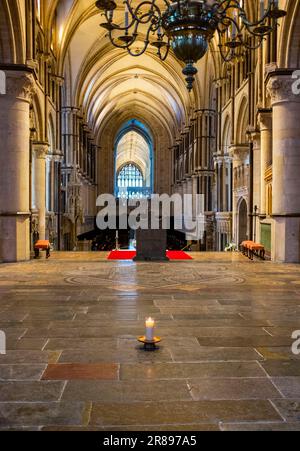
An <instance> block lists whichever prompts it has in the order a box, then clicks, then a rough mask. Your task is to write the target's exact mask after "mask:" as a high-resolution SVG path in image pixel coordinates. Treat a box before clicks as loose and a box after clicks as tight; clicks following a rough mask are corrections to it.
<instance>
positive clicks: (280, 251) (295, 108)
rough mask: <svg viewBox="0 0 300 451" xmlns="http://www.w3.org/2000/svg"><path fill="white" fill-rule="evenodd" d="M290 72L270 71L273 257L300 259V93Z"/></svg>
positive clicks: (290, 260)
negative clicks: (297, 92)
mask: <svg viewBox="0 0 300 451" xmlns="http://www.w3.org/2000/svg"><path fill="white" fill-rule="evenodd" d="M293 82H294V80H293V79H292V77H291V73H289V72H281V73H280V72H279V71H278V72H273V73H271V74H269V79H268V83H267V88H268V92H269V94H270V96H271V101H272V107H273V218H274V226H273V230H272V259H273V260H275V261H279V262H290V263H296V262H299V261H300V195H299V193H300V177H299V174H300V127H299V116H300V96H299V95H296V94H295V93H293V89H292V84H293Z"/></svg>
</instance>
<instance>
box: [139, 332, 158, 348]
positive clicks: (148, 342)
mask: <svg viewBox="0 0 300 451" xmlns="http://www.w3.org/2000/svg"><path fill="white" fill-rule="evenodd" d="M138 341H139V342H140V343H143V344H144V350H145V351H155V350H157V349H158V347H157V346H156V345H157V344H158V343H160V342H161V338H160V337H153V340H147V338H146V337H145V335H143V336H142V337H139V338H138Z"/></svg>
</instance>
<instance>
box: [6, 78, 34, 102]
mask: <svg viewBox="0 0 300 451" xmlns="http://www.w3.org/2000/svg"><path fill="white" fill-rule="evenodd" d="M34 91H35V82H34V79H33V76H32V75H31V74H30V73H29V72H22V71H7V72H6V95H8V96H11V97H15V98H17V99H20V100H24V101H26V102H31V99H32V97H33V94H34Z"/></svg>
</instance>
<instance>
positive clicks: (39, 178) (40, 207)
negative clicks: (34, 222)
mask: <svg viewBox="0 0 300 451" xmlns="http://www.w3.org/2000/svg"><path fill="white" fill-rule="evenodd" d="M48 149H49V145H48V144H47V143H33V145H32V150H33V182H34V183H33V190H34V193H33V194H34V196H33V199H34V206H33V208H34V209H35V210H36V211H37V212H38V218H39V221H38V232H39V239H40V240H44V239H45V238H46V156H47V153H48Z"/></svg>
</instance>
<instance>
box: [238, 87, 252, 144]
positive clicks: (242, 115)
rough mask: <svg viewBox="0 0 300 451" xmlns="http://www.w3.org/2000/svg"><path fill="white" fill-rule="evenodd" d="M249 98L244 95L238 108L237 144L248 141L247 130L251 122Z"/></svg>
mask: <svg viewBox="0 0 300 451" xmlns="http://www.w3.org/2000/svg"><path fill="white" fill-rule="evenodd" d="M248 107H249V106H248V99H247V97H246V96H243V98H242V99H241V101H240V103H239V106H238V108H237V115H236V121H235V127H236V130H235V142H236V144H244V143H246V142H247V141H246V132H247V126H248V124H249V112H248Z"/></svg>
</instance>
